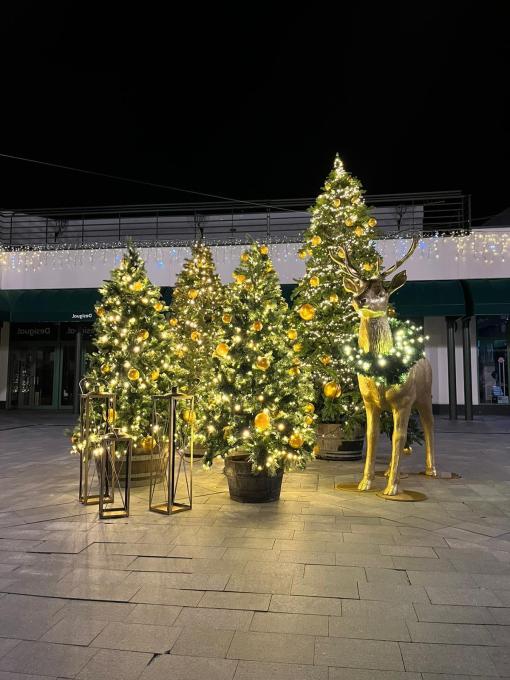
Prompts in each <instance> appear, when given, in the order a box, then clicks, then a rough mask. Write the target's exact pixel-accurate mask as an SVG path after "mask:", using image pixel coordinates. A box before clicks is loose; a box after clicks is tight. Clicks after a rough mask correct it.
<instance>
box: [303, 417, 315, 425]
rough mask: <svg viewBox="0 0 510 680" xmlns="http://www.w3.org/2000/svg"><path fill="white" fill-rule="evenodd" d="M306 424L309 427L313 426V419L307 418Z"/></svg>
mask: <svg viewBox="0 0 510 680" xmlns="http://www.w3.org/2000/svg"><path fill="white" fill-rule="evenodd" d="M305 423H306V424H307V425H313V418H312V416H305Z"/></svg>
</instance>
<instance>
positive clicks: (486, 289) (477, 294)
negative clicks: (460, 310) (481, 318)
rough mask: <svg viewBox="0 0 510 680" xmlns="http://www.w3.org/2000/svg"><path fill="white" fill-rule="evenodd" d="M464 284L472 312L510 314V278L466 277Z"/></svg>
mask: <svg viewBox="0 0 510 680" xmlns="http://www.w3.org/2000/svg"><path fill="white" fill-rule="evenodd" d="M463 284H464V287H465V288H464V290H465V294H466V301H467V302H468V304H469V305H470V306H471V307H472V311H471V313H472V314H510V279H466V280H465V281H463Z"/></svg>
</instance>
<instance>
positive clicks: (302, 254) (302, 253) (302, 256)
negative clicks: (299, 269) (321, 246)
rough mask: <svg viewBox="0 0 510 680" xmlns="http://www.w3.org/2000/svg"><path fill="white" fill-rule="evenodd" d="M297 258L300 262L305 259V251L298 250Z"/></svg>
mask: <svg viewBox="0 0 510 680" xmlns="http://www.w3.org/2000/svg"><path fill="white" fill-rule="evenodd" d="M298 257H299V259H300V260H304V259H305V257H306V250H300V251H299V252H298Z"/></svg>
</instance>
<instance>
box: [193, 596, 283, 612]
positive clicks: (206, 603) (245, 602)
mask: <svg viewBox="0 0 510 680" xmlns="http://www.w3.org/2000/svg"><path fill="white" fill-rule="evenodd" d="M270 600H271V596H270V595H262V594H254V593H233V592H231V593H221V592H208V593H205V595H204V596H203V597H202V599H201V600H200V602H199V606H200V607H212V608H215V609H247V610H253V611H267V610H268V608H269V602H270Z"/></svg>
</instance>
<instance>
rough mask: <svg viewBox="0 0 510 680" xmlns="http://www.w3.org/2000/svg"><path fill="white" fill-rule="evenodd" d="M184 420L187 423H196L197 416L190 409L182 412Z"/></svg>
mask: <svg viewBox="0 0 510 680" xmlns="http://www.w3.org/2000/svg"><path fill="white" fill-rule="evenodd" d="M182 419H183V420H184V422H185V423H194V422H195V421H196V419H197V416H196V413H195V411H192V410H191V409H190V408H187V409H185V410H184V411H183V412H182Z"/></svg>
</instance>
